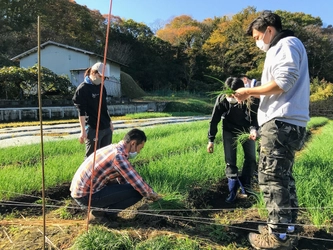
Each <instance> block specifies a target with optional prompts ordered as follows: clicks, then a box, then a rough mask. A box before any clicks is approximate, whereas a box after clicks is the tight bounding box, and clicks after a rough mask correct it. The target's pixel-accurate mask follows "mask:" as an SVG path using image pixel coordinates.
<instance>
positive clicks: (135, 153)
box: [128, 152, 138, 159]
mask: <svg viewBox="0 0 333 250" xmlns="http://www.w3.org/2000/svg"><path fill="white" fill-rule="evenodd" d="M137 155H138V152H129V153H128V158H129V159H133V158H135V157H136V156H137Z"/></svg>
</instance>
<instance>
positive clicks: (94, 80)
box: [90, 73, 102, 85]
mask: <svg viewBox="0 0 333 250" xmlns="http://www.w3.org/2000/svg"><path fill="white" fill-rule="evenodd" d="M90 80H91V81H92V83H93V84H95V85H100V84H101V82H102V78H101V77H98V76H97V73H96V74H95V75H90Z"/></svg>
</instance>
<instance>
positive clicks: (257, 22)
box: [246, 10, 282, 36]
mask: <svg viewBox="0 0 333 250" xmlns="http://www.w3.org/2000/svg"><path fill="white" fill-rule="evenodd" d="M267 26H272V27H274V28H275V29H276V31H277V32H280V31H281V30H282V23H281V17H280V16H279V15H277V14H275V13H273V12H272V11H270V10H264V11H263V12H261V14H260V15H259V16H258V17H257V18H256V19H254V20H253V21H252V22H251V23H250V25H249V27H248V28H247V30H246V34H247V35H249V36H252V32H253V29H256V30H258V31H260V32H262V33H264V32H265V31H266V28H267Z"/></svg>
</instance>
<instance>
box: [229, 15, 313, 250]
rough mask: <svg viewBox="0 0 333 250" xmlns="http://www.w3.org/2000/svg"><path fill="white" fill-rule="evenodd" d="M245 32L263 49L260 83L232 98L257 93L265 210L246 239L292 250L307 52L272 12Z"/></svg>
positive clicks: (305, 118) (306, 98) (305, 104)
mask: <svg viewBox="0 0 333 250" xmlns="http://www.w3.org/2000/svg"><path fill="white" fill-rule="evenodd" d="M247 34H248V35H250V36H252V37H253V38H254V40H255V42H256V45H257V47H259V49H261V50H262V51H264V52H266V58H265V64H264V69H263V72H262V77H261V86H258V87H254V88H241V89H238V90H236V93H235V94H234V97H235V98H236V99H237V101H238V102H241V101H243V100H245V99H246V98H248V97H249V96H256V97H260V104H259V109H258V123H259V126H260V135H261V149H260V161H259V186H260V189H261V191H262V192H263V194H264V200H265V204H266V208H267V210H268V221H267V226H260V227H259V233H260V234H256V233H250V234H249V241H250V243H251V245H252V246H253V247H254V248H256V249H292V244H293V240H292V238H290V236H289V235H288V233H289V232H293V231H294V229H295V228H294V224H295V223H296V219H297V210H298V209H297V208H298V203H297V196H296V188H295V180H294V178H293V175H292V168H293V164H294V158H295V151H297V150H300V149H301V148H302V146H303V144H304V140H305V135H306V125H307V122H308V121H309V120H310V117H309V97H310V79H309V70H308V58H307V53H306V50H305V48H304V45H303V44H302V42H301V41H300V40H299V39H298V38H296V37H295V36H294V34H293V32H292V31H289V30H282V24H281V18H280V16H278V15H277V14H275V13H273V12H271V11H264V12H263V13H261V15H260V16H259V17H257V18H256V19H255V20H253V21H252V23H251V24H250V26H249V27H248V30H247ZM290 208H292V209H290Z"/></svg>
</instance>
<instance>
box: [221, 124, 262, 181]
mask: <svg viewBox="0 0 333 250" xmlns="http://www.w3.org/2000/svg"><path fill="white" fill-rule="evenodd" d="M222 138H223V147H224V158H225V162H226V164H229V165H231V166H234V167H236V166H237V144H236V143H237V134H236V133H232V132H229V131H225V130H223V134H222ZM242 147H243V150H244V162H243V169H242V179H243V181H244V183H243V185H246V186H249V185H250V180H251V177H252V174H253V171H254V169H255V167H256V145H255V141H253V140H250V139H249V140H246V141H245V142H244V143H243V144H242ZM233 172H235V173H234V174H237V173H238V168H237V167H236V168H234V170H233ZM227 177H228V176H227Z"/></svg>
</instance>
